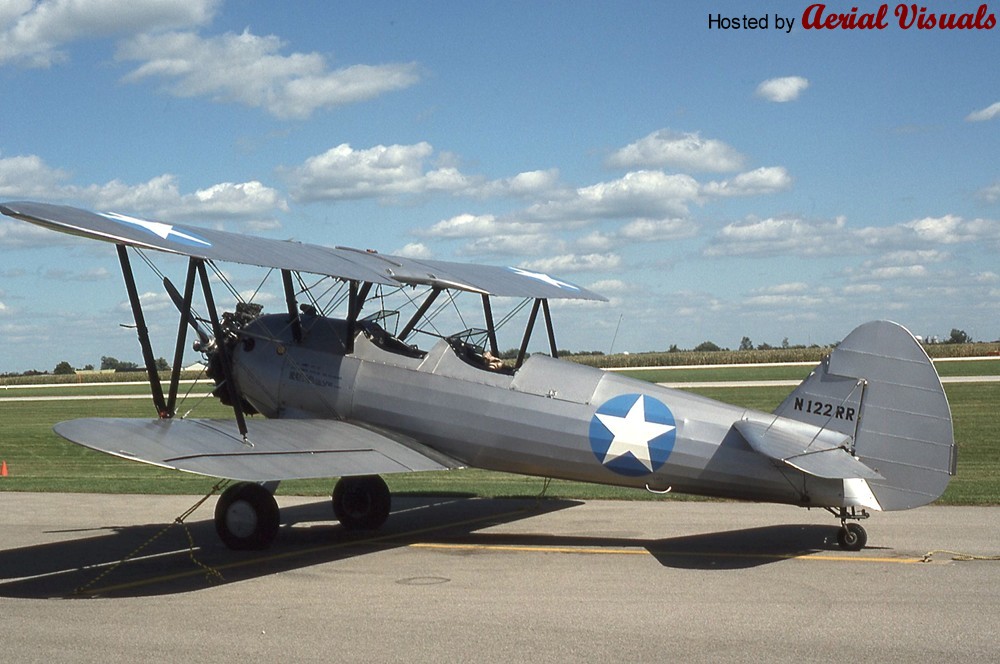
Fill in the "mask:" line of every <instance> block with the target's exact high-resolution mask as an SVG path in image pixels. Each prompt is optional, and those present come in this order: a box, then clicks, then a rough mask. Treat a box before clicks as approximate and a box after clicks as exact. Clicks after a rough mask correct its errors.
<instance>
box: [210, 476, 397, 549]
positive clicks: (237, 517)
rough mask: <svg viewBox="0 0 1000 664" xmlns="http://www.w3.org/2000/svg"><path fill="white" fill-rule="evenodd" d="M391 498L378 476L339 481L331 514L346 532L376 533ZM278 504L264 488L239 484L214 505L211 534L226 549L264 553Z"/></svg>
mask: <svg viewBox="0 0 1000 664" xmlns="http://www.w3.org/2000/svg"><path fill="white" fill-rule="evenodd" d="M391 504H392V498H391V496H390V495H389V487H388V486H386V483H385V480H383V479H382V478H381V477H379V476H378V475H364V476H359V477H342V478H341V479H340V481H338V482H337V484H336V486H335V487H334V489H333V513H334V515H335V516H336V517H337V520H338V521H340V523H341V525H342V526H344V528H347V529H348V530H376V529H378V528H379V527H381V526H382V524H383V523H385V520H386V519H387V518H388V517H389V508H390V507H391ZM278 522H279V518H278V503H277V502H275V500H274V496H273V495H272V494H271V491H270V490H269V489H268V488H267V487H266V486H264V485H261V484H254V483H251V482H240V483H238V484H234V485H232V486H230V487H229V488H228V489H226V490H225V491H224V492H223V493H222V495H221V496H220V497H219V502H217V503H216V504H215V531H216V532H217V533H218V534H219V539H221V540H222V542H223V544H225V545H226V546H227V547H229V548H230V549H234V550H236V551H248V550H256V549H266V548H267V547H269V546H271V543H272V542H273V541H274V538H275V537H277V535H278Z"/></svg>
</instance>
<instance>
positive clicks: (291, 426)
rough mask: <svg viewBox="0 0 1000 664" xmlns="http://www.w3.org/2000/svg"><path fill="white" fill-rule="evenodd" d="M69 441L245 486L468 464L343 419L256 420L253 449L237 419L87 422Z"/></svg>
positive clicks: (70, 427)
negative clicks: (241, 433)
mask: <svg viewBox="0 0 1000 664" xmlns="http://www.w3.org/2000/svg"><path fill="white" fill-rule="evenodd" d="M55 431H56V433H58V434H59V435H60V436H62V437H64V438H66V439H67V440H69V441H71V442H74V443H77V444H79V445H83V446H84V447H89V448H91V449H94V450H97V451H99V452H105V453H107V454H113V455H115V456H119V457H122V458H125V459H131V460H133V461H142V462H144V463H149V464H153V465H156V466H162V467H164V468H172V469H175V470H184V471H188V472H191V473H198V474H200V475H210V476H212V477H224V478H227V479H232V480H242V481H247V482H267V481H272V480H295V479H308V478H318V477H342V476H345V475H378V474H386V473H405V472H410V471H418V470H446V469H450V468H459V467H461V465H462V464H460V463H459V462H458V461H455V460H454V459H450V458H448V457H446V456H444V455H442V454H440V453H438V452H434V451H433V450H430V449H428V448H426V447H423V446H422V445H419V444H418V443H415V442H411V441H405V442H404V441H401V440H397V439H393V438H389V437H388V436H386V435H383V434H381V433H379V432H376V431H372V430H370V429H366V428H364V427H360V426H356V425H353V424H349V423H347V422H341V421H337V420H262V421H254V422H253V426H252V429H251V435H250V442H251V443H252V444H253V446H252V447H251V446H250V445H247V444H245V443H244V442H243V438H242V436H240V433H239V431H238V429H237V427H236V423H235V422H234V421H231V420H194V419H192V420H182V419H173V420H143V419H128V418H87V419H79V420H70V421H68V422H60V423H59V424H57V425H56V426H55Z"/></svg>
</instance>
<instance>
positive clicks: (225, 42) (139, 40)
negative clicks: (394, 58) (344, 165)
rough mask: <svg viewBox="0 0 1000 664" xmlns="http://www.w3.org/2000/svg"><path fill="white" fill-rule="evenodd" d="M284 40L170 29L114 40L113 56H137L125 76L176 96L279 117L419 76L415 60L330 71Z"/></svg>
mask: <svg viewBox="0 0 1000 664" xmlns="http://www.w3.org/2000/svg"><path fill="white" fill-rule="evenodd" d="M282 46H283V44H282V42H281V40H280V39H278V37H275V36H273V35H270V36H266V37H260V36H257V35H254V34H251V33H250V32H249V30H246V31H244V32H243V33H242V34H238V35H237V34H233V33H227V34H224V35H218V36H213V37H202V36H200V35H197V34H195V33H192V32H171V33H167V34H142V35H138V36H136V37H134V38H132V39H130V40H128V41H127V42H125V43H123V44H122V45H121V46H120V48H119V50H118V56H117V57H118V59H119V60H124V61H139V62H141V63H142V64H140V65H139V67H138V68H136V69H135V70H134V71H132V72H131V73H130V74H128V75H127V76H126V77H125V79H124V80H125V81H126V82H130V83H135V82H138V81H141V80H144V79H158V80H163V81H165V89H166V91H167V92H168V93H170V94H172V95H175V96H178V97H201V96H205V97H209V98H211V99H212V100H214V101H217V102H235V103H240V104H244V105H246V106H250V107H253V108H263V109H264V110H266V111H267V112H268V113H270V114H271V115H274V116H276V117H279V118H300V119H301V118H308V117H309V116H310V115H312V113H313V112H314V111H316V110H317V109H320V108H334V107H337V106H343V105H345V104H351V103H356V102H360V101H365V100H367V99H372V98H374V97H377V96H379V95H381V94H384V93H386V92H392V91H395V90H401V89H403V88H407V87H410V86H412V85H414V84H416V83H417V82H418V81H419V79H420V76H419V74H418V71H417V70H418V67H417V65H416V64H415V63H396V64H386V65H362V64H358V65H352V66H349V67H344V68H341V69H337V70H330V69H329V68H328V65H327V63H326V59H325V58H324V57H323V56H322V55H321V54H319V53H292V54H291V55H281V54H280V53H279V51H280V49H281V48H282ZM236 72H238V73H239V74H238V75H235V73H236Z"/></svg>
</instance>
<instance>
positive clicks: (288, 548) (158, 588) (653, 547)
mask: <svg viewBox="0 0 1000 664" xmlns="http://www.w3.org/2000/svg"><path fill="white" fill-rule="evenodd" d="M394 503H395V504H394V509H393V513H392V515H390V517H389V520H388V521H387V522H386V524H385V526H383V528H382V529H380V530H379V531H377V532H376V533H359V532H351V531H347V530H345V529H343V528H342V527H341V526H340V525H339V524H336V523H335V522H333V521H332V520H331V519H332V515H331V509H330V504H329V501H328V500H324V501H321V502H316V503H308V504H303V505H293V506H286V507H282V509H281V516H282V526H281V529H280V531H279V534H278V538H277V540H276V541H275V543H274V545H273V546H272V547H271V548H270V549H268V550H266V551H246V552H243V551H230V550H229V549H227V548H225V546H223V545H222V543H221V542H220V541H219V539H218V537H217V536H216V534H215V527H214V524H213V522H212V521H211V520H210V519H208V520H201V521H195V522H192V523H189V524H187V526H186V530H185V528H184V527H183V526H180V525H177V524H174V525H172V526H165V525H164V524H146V525H135V526H106V527H102V528H99V529H96V530H80V531H73V532H79V533H80V535H81V537H80V538H79V539H71V540H66V541H61V542H55V543H48V544H40V545H36V546H29V547H24V548H20V549H9V550H5V551H0V597H17V598H36V599H37V598H64V599H71V598H88V597H95V596H100V597H146V596H156V595H164V594H178V593H186V592H192V591H197V590H204V589H206V588H210V587H212V586H213V585H218V584H222V583H234V582H237V581H244V580H248V579H254V578H260V577H264V576H269V575H273V574H278V573H280V572H286V571H291V570H298V569H304V568H308V567H311V566H314V565H319V564H323V563H329V562H335V561H338V560H345V559H349V558H353V557H356V556H362V555H367V554H370V553H373V552H377V551H384V550H387V549H392V548H397V547H404V546H408V545H411V544H414V543H432V544H433V543H440V544H451V545H468V546H485V547H489V546H524V547H542V548H544V547H550V548H597V549H605V550H609V551H610V550H611V549H615V548H633V549H634V548H636V547H641V548H645V549H646V550H647V551H648V552H649V553H650V554H651V555H652V556H653V557H654V558H655V559H656V560H657V561H658V562H659V563H660V564H661V565H663V566H664V567H671V568H678V569H702V570H727V569H745V568H751V567H756V566H760V565H765V564H769V563H774V562H778V561H781V560H784V559H787V558H791V557H795V556H801V555H808V554H810V553H818V552H822V551H839V550H840V549H839V547H838V546H837V544H836V533H837V528H835V527H831V526H817V525H812V526H803V525H777V526H767V527H760V528H747V529H739V530H731V531H724V532H715V533H704V534H698V535H690V536H684V537H670V538H663V539H641V538H617V537H591V536H577V535H550V534H505V533H483V532H479V531H480V530H481V529H484V528H488V527H490V526H493V525H500V524H506V523H513V522H516V521H520V520H522V519H526V518H530V517H533V516H538V515H541V514H547V513H552V512H556V511H560V510H563V509H568V508H571V507H574V506H577V505H580V504H582V503H580V502H579V501H573V500H557V499H546V500H533V499H476V498H472V499H470V498H464V497H461V498H456V497H435V498H427V497H408V496H400V497H396V498H395V500H394ZM665 525H667V526H668V525H669V524H665ZM126 558H128V560H126V561H125V562H121V561H122V560H123V559H126Z"/></svg>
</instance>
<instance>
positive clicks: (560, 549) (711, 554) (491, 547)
mask: <svg viewBox="0 0 1000 664" xmlns="http://www.w3.org/2000/svg"><path fill="white" fill-rule="evenodd" d="M408 546H409V547H410V548H412V549H438V550H445V551H447V550H452V551H506V552H511V553H579V554H585V555H617V556H672V557H677V558H681V557H683V558H767V559H771V560H807V561H808V560H817V561H819V560H822V561H834V562H850V563H892V564H903V565H910V564H913V563H920V562H923V558H895V557H886V556H850V555H836V554H817V553H729V552H719V551H655V550H654V551H650V550H648V549H642V548H635V549H632V548H621V547H568V546H543V545H512V544H438V543H431V542H416V543H414V544H410V545H408Z"/></svg>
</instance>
